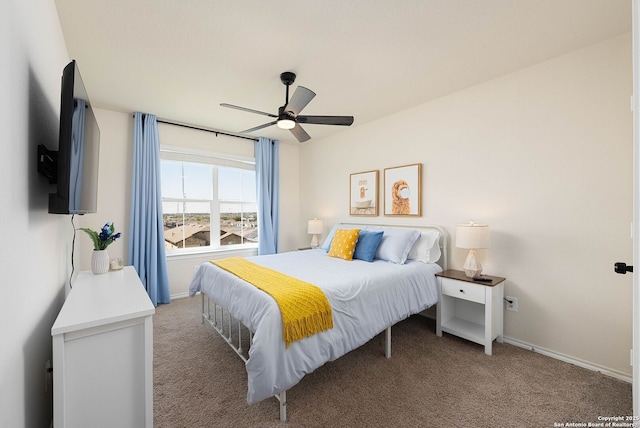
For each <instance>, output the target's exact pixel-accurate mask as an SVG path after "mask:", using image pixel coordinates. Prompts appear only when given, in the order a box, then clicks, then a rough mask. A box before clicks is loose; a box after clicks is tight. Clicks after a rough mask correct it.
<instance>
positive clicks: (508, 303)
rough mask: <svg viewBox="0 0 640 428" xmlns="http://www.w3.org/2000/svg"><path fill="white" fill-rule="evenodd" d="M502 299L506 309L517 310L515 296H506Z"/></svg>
mask: <svg viewBox="0 0 640 428" xmlns="http://www.w3.org/2000/svg"><path fill="white" fill-rule="evenodd" d="M504 300H505V307H506V309H507V310H508V311H513V312H518V298H517V297H511V296H506V297H505V298H504Z"/></svg>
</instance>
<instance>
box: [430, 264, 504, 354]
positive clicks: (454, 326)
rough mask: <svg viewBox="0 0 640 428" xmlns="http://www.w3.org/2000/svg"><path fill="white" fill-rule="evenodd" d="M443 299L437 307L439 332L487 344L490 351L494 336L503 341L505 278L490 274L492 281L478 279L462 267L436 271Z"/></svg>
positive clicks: (437, 331)
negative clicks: (467, 274)
mask: <svg viewBox="0 0 640 428" xmlns="http://www.w3.org/2000/svg"><path fill="white" fill-rule="evenodd" d="M437 276H438V280H439V287H440V302H439V304H438V307H437V309H436V334H437V335H438V336H442V332H446V333H449V334H454V335H456V336H459V337H462V338H463V339H466V340H470V341H472V342H475V343H479V344H481V345H484V352H485V354H487V355H491V347H492V346H491V345H492V343H493V341H494V340H497V341H498V342H500V343H502V334H503V324H502V322H503V309H502V307H503V304H502V300H503V298H504V280H505V279H504V278H501V277H497V276H487V275H485V276H484V277H485V278H488V279H490V280H491V281H489V282H476V281H474V280H473V279H471V278H468V277H467V276H466V275H465V273H464V272H463V271H458V270H447V271H444V272H441V273H439V274H437Z"/></svg>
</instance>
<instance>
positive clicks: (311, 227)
mask: <svg viewBox="0 0 640 428" xmlns="http://www.w3.org/2000/svg"><path fill="white" fill-rule="evenodd" d="M323 228H324V223H323V222H322V220H318V219H317V218H314V219H313V220H309V221H308V222H307V233H308V234H309V235H313V237H312V238H311V248H318V235H319V234H321V233H322V229H323Z"/></svg>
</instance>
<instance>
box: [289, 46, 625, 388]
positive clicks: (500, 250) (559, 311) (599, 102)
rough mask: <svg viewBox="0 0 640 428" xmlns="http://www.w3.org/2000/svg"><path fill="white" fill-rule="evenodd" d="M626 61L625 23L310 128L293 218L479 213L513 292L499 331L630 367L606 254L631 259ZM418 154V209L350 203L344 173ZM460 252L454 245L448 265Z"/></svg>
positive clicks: (490, 256) (426, 218) (453, 219)
mask: <svg viewBox="0 0 640 428" xmlns="http://www.w3.org/2000/svg"><path fill="white" fill-rule="evenodd" d="M631 71H632V70H631V35H630V34H627V35H624V36H620V37H617V38H614V39H612V40H609V41H606V42H603V43H600V44H597V45H594V46H592V47H589V48H586V49H583V50H580V51H576V52H573V53H570V54H568V55H565V56H562V57H559V58H556V59H554V60H551V61H548V62H545V63H541V64H538V65H536V66H533V67H530V68H527V69H523V70H521V71H518V72H516V73H513V74H510V75H507V76H504V77H501V78H499V79H495V80H492V81H489V82H486V83H483V84H480V85H477V86H473V87H471V88H468V89H466V90H464V91H461V92H458V93H454V94H451V95H449V96H446V97H443V98H440V99H437V100H435V101H432V102H429V103H426V104H423V105H420V106H418V107H416V108H413V109H410V110H407V111H403V112H399V113H398V114H395V115H393V116H390V117H387V118H384V119H381V120H379V121H376V122H374V123H370V124H367V125H363V126H355V127H353V128H352V129H350V130H349V131H348V132H345V133H340V134H338V135H337V136H335V137H332V138H326V139H323V140H322V141H313V140H312V141H310V142H309V143H307V144H304V145H302V148H301V151H300V171H301V185H300V188H301V189H302V192H301V197H300V206H301V215H302V216H301V220H305V219H307V218H313V217H314V216H317V217H319V218H322V219H324V220H325V229H326V230H327V231H328V229H329V228H330V227H331V225H332V224H333V223H334V222H336V221H340V220H351V221H354V220H362V221H365V222H371V223H382V222H386V223H396V224H400V223H404V224H420V223H435V224H440V225H443V226H445V227H446V229H447V230H448V232H449V234H450V235H451V237H453V234H454V232H455V225H456V224H457V223H465V222H467V221H468V220H469V219H473V220H475V221H476V222H482V223H488V224H489V225H490V228H491V233H492V248H491V249H490V250H486V251H482V252H481V254H480V255H481V257H482V260H483V265H484V266H485V272H486V273H488V274H493V275H497V276H504V277H506V278H507V283H506V288H505V293H506V294H507V295H509V296H515V297H517V298H518V300H519V312H517V313H514V312H505V335H506V336H509V337H511V338H514V339H517V340H519V341H523V342H526V343H530V344H533V345H535V346H537V347H541V348H545V349H549V350H552V351H554V352H556V353H560V354H564V355H567V356H570V357H573V358H575V359H580V360H584V361H587V362H589V363H591V364H593V365H596V366H600V367H602V368H605V369H607V370H611V371H613V372H614V373H617V374H620V375H623V376H628V375H630V374H631V367H630V366H629V350H630V349H631V322H632V308H631V295H632V290H631V285H632V284H631V276H630V275H626V276H622V275H615V274H614V273H613V263H614V262H615V261H618V260H619V261H630V260H632V242H631V239H630V222H631V216H632V141H631V137H632V117H631V112H630V111H629V105H630V99H629V97H630V95H631V93H632V81H631ZM380 102H384V100H380ZM356 125H357V118H356ZM417 162H420V163H422V165H423V180H422V198H423V206H422V212H423V215H422V217H420V218H410V219H406V220H404V221H403V219H401V218H398V217H384V216H382V215H380V216H379V217H375V218H373V217H369V218H367V217H349V215H348V204H349V174H351V173H354V172H361V171H369V170H374V169H378V170H380V173H381V186H382V173H383V170H384V168H386V167H393V166H398V165H405V164H411V163H417ZM311 195H313V196H311ZM380 198H381V199H380V203H381V204H382V202H383V199H382V193H381V196H380ZM300 232H301V233H300V237H301V241H300V243H301V244H302V243H304V242H306V239H307V236H306V235H304V234H303V232H304V231H303V229H302V228H301V229H300ZM325 234H326V232H325ZM465 255H466V254H465V251H463V250H458V249H455V248H453V249H452V250H451V258H450V267H452V268H460V267H461V266H462V263H463V262H464V257H465Z"/></svg>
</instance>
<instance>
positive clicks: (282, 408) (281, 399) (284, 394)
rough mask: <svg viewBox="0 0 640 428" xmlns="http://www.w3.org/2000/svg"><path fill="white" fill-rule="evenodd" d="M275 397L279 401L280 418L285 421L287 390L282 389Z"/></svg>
mask: <svg viewBox="0 0 640 428" xmlns="http://www.w3.org/2000/svg"><path fill="white" fill-rule="evenodd" d="M276 398H277V399H278V401H279V402H280V420H281V421H282V422H286V421H287V391H282V392H281V393H280V394H277V395H276Z"/></svg>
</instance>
